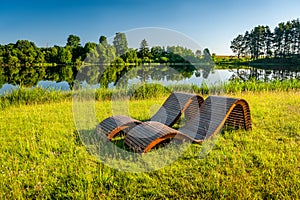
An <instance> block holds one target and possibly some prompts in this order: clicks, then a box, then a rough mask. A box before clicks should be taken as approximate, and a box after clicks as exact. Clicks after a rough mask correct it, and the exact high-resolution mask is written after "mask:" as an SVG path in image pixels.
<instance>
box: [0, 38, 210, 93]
mask: <svg viewBox="0 0 300 200" xmlns="http://www.w3.org/2000/svg"><path fill="white" fill-rule="evenodd" d="M146 63H148V64H149V63H161V64H174V65H173V66H172V67H173V68H175V69H176V70H178V71H180V72H182V73H185V75H186V76H191V74H192V73H191V72H192V71H193V70H195V69H196V68H199V67H200V65H201V64H199V63H208V64H211V63H212V60H211V55H210V52H209V50H208V49H204V50H203V52H202V51H200V50H197V51H196V52H193V51H192V50H191V49H188V48H185V47H181V46H167V47H161V46H153V47H151V48H150V47H149V45H148V42H147V40H146V39H144V40H142V41H141V43H140V47H139V48H138V49H133V48H129V47H128V42H127V39H126V35H125V33H116V35H115V37H114V39H113V43H112V44H109V43H108V41H107V38H106V37H105V36H100V38H99V42H98V43H95V42H87V43H86V44H85V45H84V46H82V45H81V42H80V37H78V36H76V35H69V36H68V38H67V42H66V45H65V46H58V45H54V46H53V47H41V48H39V47H37V46H36V45H35V43H34V42H32V41H28V40H18V41H17V42H16V43H15V44H13V43H10V44H7V45H0V83H1V81H2V83H12V84H18V85H24V86H33V85H36V84H37V82H38V81H40V80H54V81H67V82H69V83H70V84H73V82H74V80H75V78H76V75H77V73H78V72H79V71H80V72H82V71H84V70H85V66H88V65H91V64H92V65H97V66H104V67H105V71H101V69H99V67H98V68H95V70H97V71H94V72H87V73H90V74H91V73H92V74H94V75H93V77H94V80H95V81H96V82H101V83H102V85H103V86H104V87H105V86H107V85H108V84H109V83H111V82H116V81H117V80H118V79H119V78H120V77H121V76H122V75H124V74H125V73H126V72H127V71H128V70H130V69H132V68H133V67H136V66H139V65H143V64H146ZM194 63H198V66H196V65H197V64H194ZM100 74H102V75H101V77H100Z"/></svg>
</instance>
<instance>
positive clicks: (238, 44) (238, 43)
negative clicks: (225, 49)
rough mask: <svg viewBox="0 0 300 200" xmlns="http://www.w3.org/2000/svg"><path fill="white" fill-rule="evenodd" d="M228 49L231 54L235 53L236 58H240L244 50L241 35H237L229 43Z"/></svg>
mask: <svg viewBox="0 0 300 200" xmlns="http://www.w3.org/2000/svg"><path fill="white" fill-rule="evenodd" d="M230 48H231V50H232V51H233V53H235V54H236V55H237V56H238V58H240V56H241V55H242V54H244V49H245V41H244V37H243V35H238V36H237V37H236V38H234V39H233V40H232V41H231V45H230Z"/></svg>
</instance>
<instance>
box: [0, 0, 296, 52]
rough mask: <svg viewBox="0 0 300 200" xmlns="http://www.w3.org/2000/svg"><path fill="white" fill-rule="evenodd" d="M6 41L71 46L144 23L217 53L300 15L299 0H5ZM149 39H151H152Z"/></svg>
mask: <svg viewBox="0 0 300 200" xmlns="http://www.w3.org/2000/svg"><path fill="white" fill-rule="evenodd" d="M0 4H1V6H0V19H1V20H0V30H1V32H0V43H1V44H8V43H11V42H13V43H14V42H16V41H17V40H18V39H27V40H31V41H34V42H35V43H36V44H37V45H38V46H40V47H42V46H46V45H48V46H53V45H54V44H57V45H65V43H66V40H67V37H68V35H70V34H75V35H78V36H79V37H80V38H81V41H82V45H84V44H85V43H86V42H88V41H93V42H97V41H98V39H99V36H100V35H105V36H107V37H111V36H113V35H114V34H115V33H116V32H126V31H128V30H131V29H135V28H142V27H161V28H167V29H172V30H175V31H178V32H181V33H183V34H185V35H187V36H189V37H190V38H192V39H193V40H194V41H196V42H197V43H198V44H199V46H201V47H202V48H206V47H207V48H209V49H210V50H211V52H214V53H217V54H220V55H221V54H222V55H229V54H232V52H231V50H230V48H229V46H230V41H231V40H232V39H233V38H234V37H236V36H237V35H238V34H243V33H244V32H245V31H246V30H251V29H252V28H253V27H254V26H257V25H269V26H270V27H271V29H273V28H274V27H275V26H276V25H277V24H278V23H279V22H286V21H288V20H293V19H296V18H300V11H299V10H300V1H299V0H251V1H243V0H207V1H201V0H151V1H150V0H149V1H146V0H107V1H102V0H98V1H96V0H85V1H79V0H73V1H72V0H60V1H58V0H44V1H41V0H39V1H37V0H34V1H30V0H28V1H14V0H4V1H3V0H1V1H0ZM146 39H147V38H146Z"/></svg>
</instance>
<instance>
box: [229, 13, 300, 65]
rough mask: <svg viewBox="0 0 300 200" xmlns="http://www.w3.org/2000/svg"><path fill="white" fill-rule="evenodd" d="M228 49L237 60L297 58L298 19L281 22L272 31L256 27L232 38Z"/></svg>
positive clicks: (268, 28)
mask: <svg viewBox="0 0 300 200" xmlns="http://www.w3.org/2000/svg"><path fill="white" fill-rule="evenodd" d="M230 48H231V49H232V51H233V52H234V53H235V54H236V55H237V56H238V58H240V57H250V58H251V59H253V60H257V59H261V58H293V57H294V58H295V57H298V58H299V55H300V22H299V19H296V20H292V21H288V22H281V23H279V24H278V26H276V27H275V29H274V30H273V31H272V30H271V29H270V27H269V26H262V25H260V26H256V27H254V28H253V29H252V30H251V31H246V32H245V34H244V35H242V34H240V35H238V36H237V37H236V38H234V39H233V40H232V41H231V46H230Z"/></svg>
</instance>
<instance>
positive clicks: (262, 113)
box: [0, 90, 300, 199]
mask: <svg viewBox="0 0 300 200" xmlns="http://www.w3.org/2000/svg"><path fill="white" fill-rule="evenodd" d="M230 96H235V97H242V98H244V99H246V100H247V101H248V102H249V104H250V108H251V112H252V118H253V131H251V132H245V131H242V130H238V131H225V132H224V133H223V134H222V135H221V136H220V137H219V138H218V140H217V142H216V145H215V146H214V148H213V150H212V151H211V152H210V153H209V154H208V155H207V156H206V157H204V158H202V159H200V158H199V154H200V151H201V149H202V146H201V145H196V144H195V145H192V146H190V148H189V149H188V150H187V151H186V152H185V153H184V155H182V156H181V157H180V159H178V160H176V161H175V162H174V163H172V164H171V165H169V166H167V167H165V168H163V169H160V170H158V171H154V172H148V173H125V172H122V171H118V170H115V169H112V168H110V167H107V166H106V165H104V164H102V163H100V162H98V161H97V159H95V158H94V157H93V156H91V155H90V154H89V153H88V152H87V151H86V148H85V147H84V146H82V145H81V143H80V141H79V140H78V135H77V134H76V129H75V125H74V121H73V116H72V103H71V101H69V100H64V101H60V102H50V103H49V102H48V103H41V104H37V105H24V104H20V105H12V106H9V107H6V108H4V109H1V110H0V143H1V146H0V152H1V153H0V163H1V164H0V180H1V181H0V199H19V198H38V199H40V198H47V199H49V198H51V199H54V198H55V199H65V198H75V199H95V198H96V199H97V198H99V199H116V198H122V199H125V198H126V199H134V198H136V199H139V198H150V199H161V198H172V199H178V198H181V199H196V198H199V199H212V198H213V199H222V198H223V199H237V198H239V199H246V198H248V199H268V198H271V199H299V198H300V192H299V191H300V179H299V177H300V165H299V163H300V160H299V158H300V151H299V145H300V125H299V119H300V93H299V91H298V92H297V91H296V90H293V91H287V92H286V91H276V92H271V91H268V92H267V91H261V92H256V93H253V92H246V93H245V92H243V93H238V92H237V93H233V94H231V95H230ZM164 100H165V97H157V98H151V99H148V100H132V101H131V102H130V107H129V108H130V113H131V116H132V117H134V118H137V119H141V120H143V119H146V118H148V117H149V115H150V113H151V112H150V110H151V109H152V108H153V105H154V104H161V103H162V102H163V101H164ZM96 111H97V117H98V120H99V121H101V120H103V119H104V118H106V117H108V116H111V115H112V111H111V102H110V101H107V100H106V101H98V102H97V103H96Z"/></svg>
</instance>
